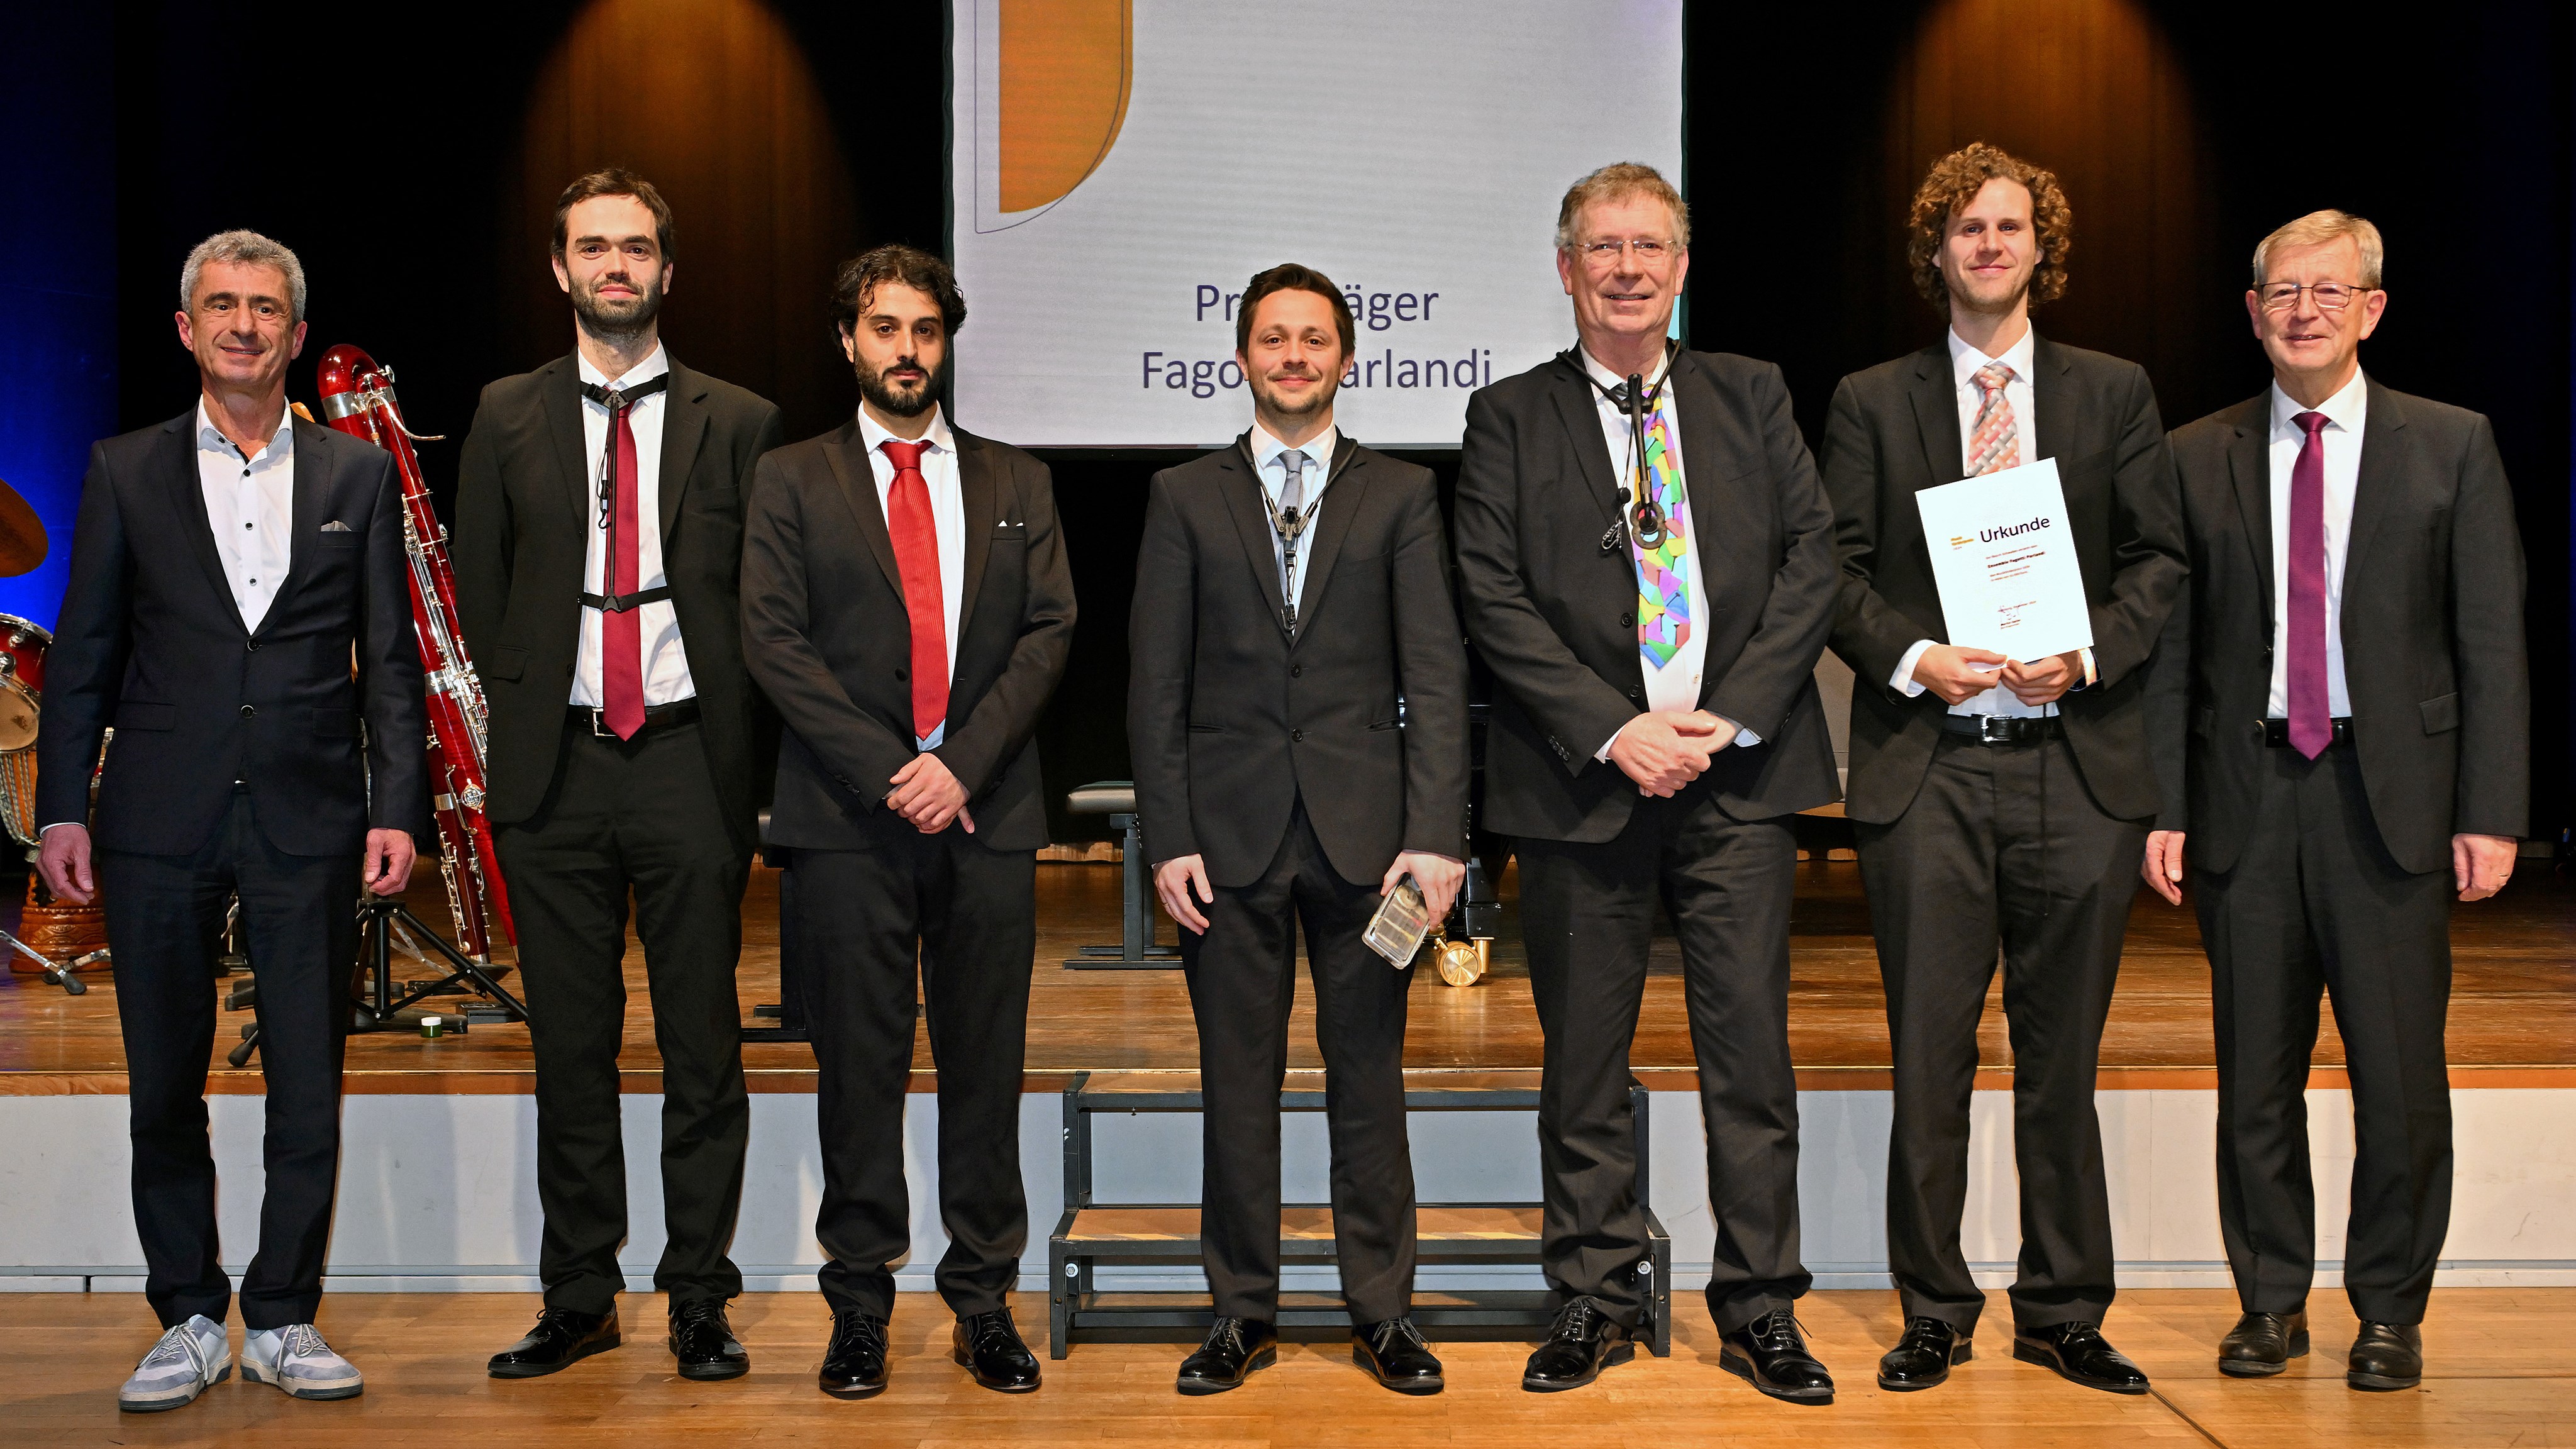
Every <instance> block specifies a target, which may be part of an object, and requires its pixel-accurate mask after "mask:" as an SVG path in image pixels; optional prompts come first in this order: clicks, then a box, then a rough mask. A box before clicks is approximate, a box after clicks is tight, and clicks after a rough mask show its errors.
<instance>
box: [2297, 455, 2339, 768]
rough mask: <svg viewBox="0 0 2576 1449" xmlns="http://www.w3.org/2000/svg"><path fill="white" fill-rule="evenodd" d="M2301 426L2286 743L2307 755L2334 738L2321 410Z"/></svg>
mask: <svg viewBox="0 0 2576 1449" xmlns="http://www.w3.org/2000/svg"><path fill="white" fill-rule="evenodd" d="M2292 421H2294V422H2296V423H2297V424H2298V425H2299V426H2300V427H2302V428H2304V429H2306V430H2307V434H2308V440H2307V441H2306V442H2304V443H2301V444H2300V445H2299V461H2298V462H2297V463H2295V464H2293V465H2291V468H2290V615H2289V633H2290V640H2289V644H2290V747H2291V748H2292V749H2295V750H2297V751H2298V752H2299V753H2300V754H2302V755H2305V756H2307V757H2308V758H2309V759H2311V760H2313V759H2315V758H2316V757H2317V756H2319V755H2321V754H2324V753H2325V749H2326V746H2328V745H2330V744H2332V743H2334V720H2333V719H2332V717H2330V716H2329V715H2328V714H2327V713H2326V710H2327V704H2326V446H2325V443H2324V442H2323V441H2322V440H2321V439H2319V437H2318V436H2317V435H2318V434H2319V433H2321V432H2323V431H2325V426H2326V415H2325V414H2324V413H2313V412H2311V413H2301V414H2299V415H2298V417H2296V418H2295V419H2293V420H2292Z"/></svg>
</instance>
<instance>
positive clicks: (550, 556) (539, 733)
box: [452, 356, 779, 850]
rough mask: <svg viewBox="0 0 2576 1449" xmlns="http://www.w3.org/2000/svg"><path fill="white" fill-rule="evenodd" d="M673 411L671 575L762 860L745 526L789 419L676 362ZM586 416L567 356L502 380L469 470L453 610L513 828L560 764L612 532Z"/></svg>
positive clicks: (494, 800) (704, 718)
mask: <svg viewBox="0 0 2576 1449" xmlns="http://www.w3.org/2000/svg"><path fill="white" fill-rule="evenodd" d="M667 401H668V404H669V406H668V408H667V410H666V411H665V413H664V416H663V432H662V470H661V486H660V490H659V491H660V495H661V498H660V513H661V525H662V569H663V573H664V575H665V576H666V577H667V578H669V580H670V583H671V604H672V607H673V609H674V610H675V611H676V612H677V613H678V615H679V620H680V642H681V647H682V648H684V649H685V650H687V652H688V656H689V678H690V679H691V681H692V682H694V683H695V685H696V686H697V691H698V709H699V716H698V718H699V737H700V738H701V739H703V740H704V741H705V742H706V751H707V766H708V769H709V771H710V773H711V774H712V775H713V777H714V779H715V785H716V796H717V799H718V800H720V801H722V802H723V805H724V811H725V823H726V826H727V828H728V829H730V830H731V831H732V832H733V834H734V843H735V845H736V846H737V847H739V848H741V849H744V850H749V849H751V848H752V847H753V845H754V843H755V837H756V836H757V834H758V825H757V823H756V815H757V812H758V810H759V808H760V802H761V800H762V798H763V797H764V796H765V795H766V793H767V790H768V786H769V771H770V762H771V756H772V751H771V748H770V746H769V744H768V743H767V740H768V736H769V734H770V731H769V730H768V729H767V728H765V727H764V724H763V721H762V719H761V718H760V714H759V705H758V696H757V695H756V694H755V693H754V691H753V690H752V687H751V680H750V678H749V677H748V676H747V675H746V674H745V673H744V671H743V663H742V624H741V620H740V610H739V608H738V607H737V596H738V592H739V586H740V580H741V575H742V511H743V498H744V496H745V495H746V494H747V493H748V492H749V491H750V484H751V469H752V464H753V463H755V462H757V461H759V458H760V455H761V454H763V453H766V452H768V451H769V450H770V449H771V448H774V447H776V446H777V445H778V431H779V423H778V409H777V408H776V407H774V406H772V405H771V404H770V403H769V402H768V401H767V400H765V399H763V398H760V397H756V396H754V395H753V394H751V393H749V392H746V391H744V390H743V389H741V388H738V387H735V386H734V385H733V384H731V383H728V382H719V381H717V380H716V379H714V378H712V377H709V376H707V375H706V374H705V373H703V372H696V371H692V370H691V369H689V368H685V367H682V366H681V365H680V364H679V363H677V362H673V363H672V364H671V385H670V391H669V393H668V396H667ZM581 409H582V400H581V367H580V364H579V363H578V362H577V361H576V360H575V359H574V358H572V357H570V356H566V357H559V358H557V359H555V360H554V361H552V362H549V363H547V364H546V365H545V366H543V367H541V368H538V369H537V370H536V371H534V372H529V373H522V374H520V375H519V376H517V377H505V378H503V379H501V380H500V381H498V382H496V383H493V384H492V385H491V386H489V387H486V388H485V389H483V400H482V403H481V405H480V406H479V407H477V408H476V409H475V412H474V429H473V431H472V432H471V433H469V434H467V435H466V439H465V452H464V456H463V458H462V459H461V460H460V461H459V462H458V465H457V475H456V536H455V540H454V543H453V546H452V557H453V559H454V561H455V566H456V607H457V611H458V613H459V614H460V615H462V617H461V618H460V619H459V620H458V623H459V624H460V625H461V626H462V627H463V628H464V630H465V643H466V647H467V648H468V649H469V650H471V651H472V653H473V655H474V667H475V671H476V672H477V673H478V674H479V675H480V676H481V677H482V680H483V694H484V698H485V700H486V701H487V703H488V705H489V708H490V711H491V726H490V737H489V738H490V744H489V758H488V760H487V762H486V767H485V774H486V780H485V785H484V788H485V790H486V792H487V796H488V798H487V800H486V802H485V805H484V809H485V811H486V812H487V813H488V814H489V815H490V816H491V818H492V820H493V822H494V823H495V824H499V825H508V824H513V823H515V822H517V821H521V820H525V819H527V818H528V817H529V816H531V815H533V814H535V813H536V811H537V807H538V806H539V805H540V804H542V803H543V802H544V800H545V798H546V791H547V790H548V788H550V787H551V786H552V785H553V783H554V778H555V772H556V770H557V768H558V767H559V764H560V760H561V757H562V754H563V731H564V717H565V714H566V712H567V711H568V710H570V709H571V707H572V671H573V660H574V657H575V656H576V655H577V654H578V653H579V651H580V646H581V615H582V605H581V584H582V573H583V566H584V564H585V563H586V562H587V560H588V558H589V552H588V550H589V547H590V536H591V534H592V532H593V531H594V530H595V529H596V528H597V527H598V524H597V521H596V518H595V516H594V514H593V512H592V509H591V471H590V468H589V467H588V465H587V463H586V462H585V458H586V456H587V455H586V453H585V451H584V449H583V445H582V429H581Z"/></svg>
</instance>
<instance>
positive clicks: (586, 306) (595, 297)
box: [572, 272, 662, 342]
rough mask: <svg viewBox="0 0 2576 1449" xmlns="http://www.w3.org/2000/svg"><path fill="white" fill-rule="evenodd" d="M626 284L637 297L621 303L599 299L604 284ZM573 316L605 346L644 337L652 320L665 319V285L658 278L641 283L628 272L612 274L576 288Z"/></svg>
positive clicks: (644, 280)
mask: <svg viewBox="0 0 2576 1449" xmlns="http://www.w3.org/2000/svg"><path fill="white" fill-rule="evenodd" d="M610 281H617V282H623V283H625V284H626V285H628V286H630V287H634V288H635V289H636V295H635V296H633V297H629V298H626V299H624V300H622V301H616V302H611V301H606V300H603V299H602V298H601V297H600V295H599V287H600V285H601V283H604V282H610ZM572 310H573V315H574V316H576V317H578V318H580V319H581V326H582V330H583V331H585V332H588V333H589V334H590V335H591V336H593V337H596V338H598V339H600V340H601V341H603V342H627V341H631V340H633V339H635V338H637V337H640V336H642V335H643V334H644V330H645V329H646V328H648V327H650V326H652V325H653V320H654V319H655V318H656V317H659V316H661V315H662V281H661V278H660V277H658V276H648V277H644V278H642V279H640V280H639V279H638V278H636V277H634V276H632V275H630V274H628V273H625V272H612V273H610V274H608V275H607V276H604V277H600V278H598V279H597V280H595V281H593V282H591V283H589V284H588V285H586V286H580V287H575V288H573V292H572Z"/></svg>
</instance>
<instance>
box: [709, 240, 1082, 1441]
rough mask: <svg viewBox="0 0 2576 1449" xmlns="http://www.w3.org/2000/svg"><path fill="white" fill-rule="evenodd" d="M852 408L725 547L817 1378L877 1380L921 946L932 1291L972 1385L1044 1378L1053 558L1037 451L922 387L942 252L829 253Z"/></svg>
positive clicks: (943, 280)
mask: <svg viewBox="0 0 2576 1449" xmlns="http://www.w3.org/2000/svg"><path fill="white" fill-rule="evenodd" d="M832 311H833V316H834V319H835V321H836V323H837V325H838V327H839V330H840V338H841V348H842V350H843V351H844V352H845V353H846V354H847V355H848V356H849V359H850V363H851V365H852V367H853V368H855V369H856V371H857V373H858V383H859V394H860V398H861V402H860V406H859V413H858V416H857V417H855V418H853V419H852V420H851V421H849V422H847V423H844V424H843V425H841V426H840V427H838V428H835V429H834V430H832V431H831V432H829V433H826V434H824V435H822V436H821V437H818V438H809V439H807V440H806V441H804V442H802V443H798V444H796V445H795V446H793V447H790V448H783V449H780V450H779V451H778V452H775V453H772V454H770V455H769V457H768V458H767V459H765V460H763V461H762V463H761V465H760V470H759V475H758V479H757V481H756V483H755V484H754V491H753V494H752V503H751V518H750V522H749V524H748V525H747V527H746V532H745V537H744V542H743V570H742V572H743V615H742V622H743V645H744V650H745V652H746V654H747V655H748V657H749V658H750V660H751V673H752V678H753V679H754V680H755V681H757V682H758V683H759V685H760V687H761V688H762V690H764V691H765V692H766V693H767V694H768V696H769V698H770V701H771V702H772V703H773V704H775V705H776V706H777V708H778V712H779V715H780V716H781V717H782V718H783V719H784V721H785V722H786V726H787V728H786V733H785V735H784V737H783V738H782V739H781V741H780V745H779V769H778V797H777V803H776V804H775V805H774V806H773V807H772V809H771V813H770V825H769V839H770V843H771V845H772V846H773V847H783V848H785V849H786V850H787V851H788V852H789V856H788V862H787V882H786V886H785V888H784V890H783V891H782V894H781V899H782V901H783V902H785V904H784V906H783V907H782V912H781V920H780V922H779V930H780V933H781V937H782V939H784V940H788V941H790V942H791V943H792V946H793V949H795V950H798V951H801V952H803V953H804V956H803V959H805V960H809V961H812V962H815V963H816V970H815V971H814V972H812V973H811V979H810V982H809V985H808V1001H807V1004H806V1021H807V1022H808V1023H809V1025H810V1028H811V1031H812V1034H813V1040H814V1055H815V1058H816V1060H817V1061H818V1062H819V1063H820V1065H821V1067H822V1080H821V1088H820V1094H819V1101H818V1103H817V1109H816V1110H817V1112H818V1114H819V1117H820V1126H821V1130H822V1139H823V1204H822V1209H821V1211H820V1213H819V1214H818V1215H817V1216H816V1219H815V1224H814V1230H815V1236H816V1237H818V1238H819V1239H820V1240H821V1241H822V1244H823V1248H824V1251H826V1252H827V1253H829V1254H831V1261H830V1262H829V1263H827V1264H825V1265H824V1267H823V1271H822V1273H821V1275H820V1276H821V1279H822V1285H823V1296H824V1298H825V1300H826V1301H827V1302H829V1303H830V1305H831V1308H832V1339H831V1343H830V1346H829V1347H828V1348H827V1349H826V1350H825V1352H824V1355H823V1367H822V1387H823V1391H824V1392H825V1393H828V1394H832V1395H835V1396H838V1397H842V1398H864V1397H866V1396H868V1395H871V1394H875V1393H877V1392H879V1391H881V1390H882V1389H884V1388H885V1385H886V1337H885V1333H886V1322H887V1320H888V1319H889V1318H891V1317H892V1316H893V1313H894V1272H893V1265H894V1264H895V1263H896V1262H897V1261H899V1260H900V1259H901V1258H902V1257H903V1255H904V1254H905V1252H906V1251H908V1250H909V1249H910V1247H911V1244H912V1212H911V1203H910V1200H909V1198H908V1197H907V1196H906V1193H905V1187H904V1172H903V1165H904V1148H903V1112H904V1093H905V1088H906V1084H907V1082H908V1081H909V1080H910V1074H911V1069H912V1038H913V1019H914V995H913V980H914V976H915V974H916V969H915V963H916V961H917V962H918V963H919V965H918V975H919V977H920V980H921V983H922V988H923V990H924V992H925V993H926V995H927V997H928V1009H927V1011H926V1012H924V1013H922V1015H923V1017H924V1019H925V1021H926V1022H927V1024H928V1026H929V1029H930V1050H931V1056H932V1059H933V1060H934V1062H935V1063H936V1065H937V1067H938V1072H939V1159H938V1160H939V1216H940V1221H941V1223H942V1224H943V1225H944V1226H945V1227H946V1228H947V1230H948V1251H947V1254H946V1255H945V1256H944V1257H943V1258H942V1259H941V1260H940V1264H939V1291H940V1295H941V1296H942V1297H944V1298H945V1299H947V1301H948V1306H949V1307H950V1308H951V1309H953V1310H955V1312H956V1314H957V1327H956V1330H955V1333H954V1335H953V1351H954V1354H955V1356H956V1359H957V1361H958V1362H959V1363H961V1364H964V1365H965V1366H966V1367H967V1369H968V1370H969V1371H970V1372H971V1373H972V1374H973V1375H974V1378H975V1381H976V1382H978V1383H980V1384H982V1385H983V1386H984V1387H986V1388H989V1389H999V1390H1002V1391H1004V1392H1020V1391H1025V1390H1029V1389H1034V1388H1036V1387H1037V1386H1038V1362H1037V1359H1036V1358H1035V1357H1034V1356H1033V1355H1031V1354H1030V1353H1029V1351H1028V1348H1027V1346H1026V1345H1024V1344H1023V1343H1022V1342H1021V1341H1020V1336H1019V1332H1018V1330H1017V1329H1016V1328H1014V1327H1013V1326H1012V1323H1011V1309H1010V1302H1009V1294H1010V1291H1011V1288H1012V1285H1013V1284H1015V1283H1016V1282H1017V1281H1018V1279H1019V1272H1020V1252H1021V1250H1022V1249H1023V1248H1024V1247H1026V1246H1027V1243H1028V1225H1029V1215H1028V1203H1027V1201H1026V1199H1025V1195H1024V1193H1023V1192H1022V1189H1021V1183H1020V1150H1019V1149H1020V1065H1021V1062H1022V1060H1023V1056H1024V1051H1025V1047H1026V1042H1027V1033H1028V1017H1029V967H1030V962H1031V961H1032V960H1033V959H1034V958H1035V956H1036V954H1037V901H1036V895H1035V892H1036V889H1037V877H1036V872H1037V849H1038V847H1039V846H1042V845H1044V844H1046V843H1047V821H1046V802H1045V799H1044V797H1043V793H1042V788H1041V786H1040V783H1039V779H1038V751H1037V746H1036V744H1035V743H1034V741H1033V736H1034V734H1035V732H1036V729H1037V723H1038V715H1039V713H1040V711H1042V710H1044V709H1045V708H1046V702H1047V697H1048V696H1049V695H1051V694H1053V693H1054V692H1055V686H1056V681H1057V680H1058V679H1059V678H1061V677H1062V676H1063V674H1064V658H1065V650H1066V648H1067V646H1068V644H1069V643H1070V641H1071V639H1072V636H1073V619H1074V601H1073V576H1072V572H1071V570H1070V568H1069V567H1068V565H1067V564H1066V562H1065V557H1064V544H1063V540H1062V538H1061V536H1060V535H1059V534H1058V533H1057V531H1056V513H1055V492H1054V488H1053V485H1052V484H1051V482H1050V480H1049V478H1048V475H1047V470H1046V467H1045V465H1043V464H1041V463H1039V462H1038V461H1037V460H1036V459H1034V458H1031V457H1030V456H1029V455H1028V454H1026V453H1023V452H1021V451H1020V450H1018V449H1017V448H1013V447H1009V446H1007V445H1005V444H1001V443H996V442H993V441H991V440H989V439H985V438H979V437H976V436H974V435H973V434H971V433H968V432H966V431H964V430H963V429H959V428H955V427H952V426H951V425H950V424H949V422H948V419H947V417H946V415H945V412H944V410H943V409H942V408H941V407H940V403H939V399H940V398H941V397H942V396H943V395H944V394H945V392H946V391H947V389H946V386H945V384H946V381H947V377H948V364H949V358H950V355H951V354H950V352H949V350H948V349H949V339H950V338H952V337H953V336H955V335H956V331H957V328H958V326H959V325H960V324H962V323H963V322H964V321H965V320H966V299H965V297H964V296H962V295H961V294H960V293H959V292H958V290H957V281H956V278H955V277H954V276H953V275H952V274H951V273H950V272H949V270H948V264H947V263H945V262H943V261H941V260H940V259H939V258H937V257H935V256H932V255H930V254H929V253H927V252H922V251H917V250H915V249H913V248H911V247H907V246H883V247H879V248H877V249H876V250H874V251H871V252H867V253H865V254H863V255H861V256H859V257H857V258H854V259H853V260H851V261H850V262H849V263H848V264H847V265H845V266H843V267H842V268H841V273H840V277H839V279H838V281H837V282H836V283H835V284H834V286H833V290H832Z"/></svg>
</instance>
